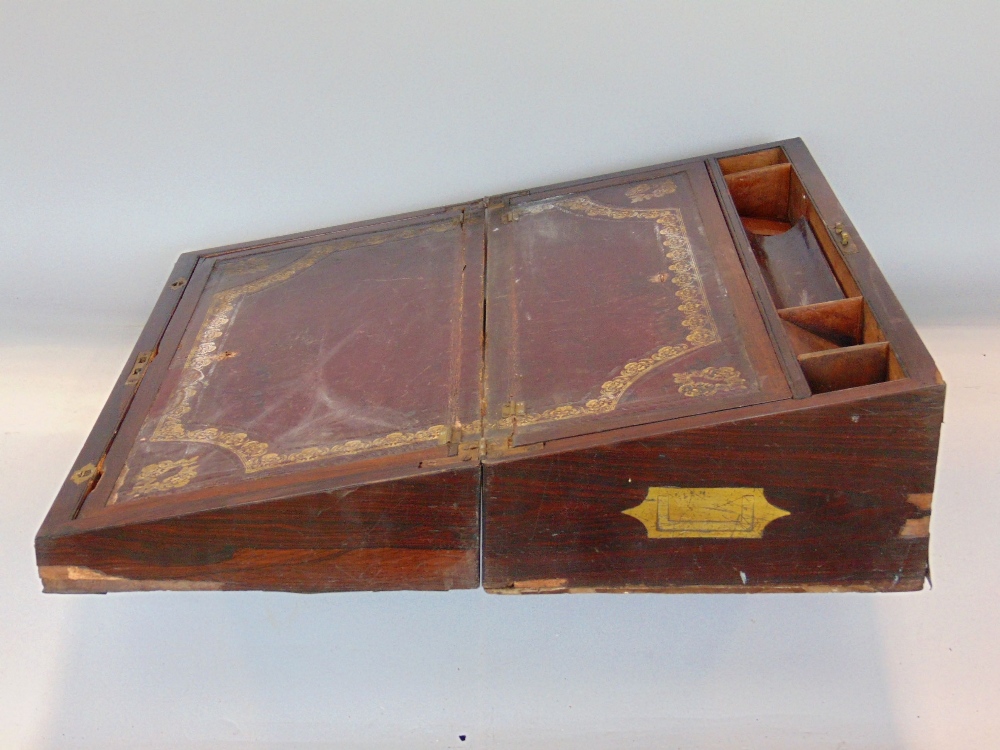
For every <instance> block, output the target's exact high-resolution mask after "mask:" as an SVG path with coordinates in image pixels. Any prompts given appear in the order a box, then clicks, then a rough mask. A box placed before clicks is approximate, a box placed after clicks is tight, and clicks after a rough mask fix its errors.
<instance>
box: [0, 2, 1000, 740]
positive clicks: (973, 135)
mask: <svg viewBox="0 0 1000 750" xmlns="http://www.w3.org/2000/svg"><path fill="white" fill-rule="evenodd" d="M998 27H1000V4H997V3H995V2H979V3H975V2H969V3H963V4H955V3H945V2H942V3H940V4H929V3H917V2H906V3H878V4H874V3H871V4H870V3H824V4H820V3H785V2H770V3H766V4H750V3H716V2H692V3H666V2H661V3H633V2H607V3H603V2H602V3H598V2H580V1H579V0H578V1H577V2H547V3H538V2H516V1H513V0H506V1H504V2H481V3H470V2H465V3H463V2H455V3H444V2H426V3H410V2H398V3H354V4H338V3H302V2H268V3H265V2H254V3H230V2H214V3H202V2H169V3H151V2H150V3H132V2H121V3H108V2H89V3H45V4H42V3H25V4H21V3H10V2H0V488H2V494H0V747H30V748H35V747H41V748H63V747H85V748H90V747H93V748H102V749H103V748H118V747H120V748H137V747H143V748H161V747H162V748H208V747H219V746H220V745H221V746H223V747H233V748H264V747H267V748H270V747H280V748H291V747H295V748H298V747H303V748H304V747H308V748H313V747H338V748H339V747H365V748H367V747H393V746H398V747H401V748H402V747H406V748H421V747H463V748H464V747H469V748H484V747H495V748H506V747H517V748H529V747H545V748H558V747H567V748H570V747H572V748H579V747H608V748H612V747H613V748H620V747H637V748H639V747H642V748H644V747H650V748H654V747H655V748H665V747H683V748H723V747H725V748H729V747H738V748H768V749H769V750H770V749H774V748H785V747H788V748H793V747H794V748H844V749H847V748H920V749H922V748H942V747H990V746H1000V717H998V716H997V714H996V708H995V706H996V703H997V700H998V699H1000V642H998V639H997V637H996V626H995V624H994V623H995V619H996V613H995V612H994V607H993V596H992V592H995V591H996V590H997V587H998V584H1000V564H998V563H1000V550H998V549H997V543H996V541H995V537H996V529H997V528H998V522H1000V509H998V508H997V505H996V503H995V502H993V496H994V495H995V487H996V486H997V484H996V483H997V480H998V479H1000V469H998V468H997V467H998V464H1000V462H998V461H997V449H996V446H997V445H998V444H1000V443H998V440H1000V430H998V428H997V426H996V424H995V422H996V415H997V413H998V408H1000V378H998V376H997V374H996V370H997V367H996V363H997V358H998V357H1000V294H998V279H1000V240H998V239H997V236H998V235H997V229H996V227H995V226H994V222H993V221H992V220H991V219H992V217H993V216H994V215H995V213H996V211H997V206H998V205H1000V189H998V184H1000V179H998V174H1000V138H998V136H997V130H996V129H997V124H998V123H1000V55H998V54H997V52H996V41H995V35H996V29H997V28H998ZM790 136H802V137H803V138H804V139H805V140H806V143H807V144H808V146H809V147H810V149H811V150H812V152H813V154H814V156H815V157H816V159H817V160H818V161H819V163H820V166H821V167H822V168H823V170H824V172H825V174H826V175H827V177H828V178H829V180H830V182H831V183H832V184H833V187H834V189H835V190H836V191H837V193H838V196H839V197H840V199H841V201H842V202H843V203H844V205H845V207H846V208H847V210H848V212H849V213H850V215H851V217H852V220H853V221H854V223H855V224H856V225H857V227H858V228H859V229H860V232H861V234H862V235H863V236H864V238H865V240H866V242H867V244H868V245H869V247H870V248H871V249H872V251H873V253H874V254H875V256H876V258H877V259H878V261H879V263H880V265H881V266H882V268H883V270H884V271H885V273H886V275H887V276H888V278H889V281H890V283H891V284H892V285H893V287H894V289H895V290H896V291H897V293H898V294H899V296H900V298H901V299H902V301H903V303H904V306H905V307H906V308H907V309H908V311H909V312H910V313H911V316H912V317H913V319H914V320H915V322H917V324H918V326H919V327H920V328H921V331H922V333H923V334H924V335H925V338H926V340H927V342H928V345H929V346H930V348H931V350H932V352H933V353H934V354H935V356H936V357H937V359H938V363H939V365H940V367H941V370H942V371H943V372H944V374H945V377H946V379H947V380H948V381H949V386H950V390H949V403H948V410H947V424H946V426H945V431H944V441H943V444H942V454H941V465H940V473H939V482H938V488H937V491H936V494H935V500H936V506H935V515H934V522H933V524H932V539H933V541H932V556H933V558H932V565H933V568H934V574H935V589H934V590H933V591H925V592H923V593H920V594H911V595H888V596H883V595H868V596H862V595H802V596H788V595H786V596H618V597H615V596H603V595H592V596H562V597H558V596H554V597H533V598H532V597H523V598H511V597H490V596H488V595H486V594H484V593H483V592H481V591H470V592H452V593H448V594H415V593H397V594H345V595H323V596H311V597H306V596H291V595H282V594H213V593H198V594H177V593H173V594H160V593H154V594H126V595H114V596H107V597H54V596H43V595H41V594H40V593H39V589H40V586H39V584H38V581H37V578H36V576H35V572H34V565H33V552H32V537H33V535H34V532H35V530H36V528H37V526H38V524H39V523H40V522H41V519H42V517H43V516H44V514H45V511H46V510H47V509H48V506H49V504H50V502H51V500H52V498H53V496H54V494H55V491H56V490H57V488H58V486H59V485H60V483H61V482H62V480H63V478H64V477H65V475H66V473H67V472H68V470H69V469H70V467H71V463H72V461H73V460H74V458H75V456H76V452H77V451H78V450H79V448H80V446H81V445H82V442H83V439H84V437H85V436H86V433H87V431H88V430H89V429H90V427H91V425H92V424H93V421H94V419H95V418H96V415H97V413H98V411H99V409H100V407H101V405H102V404H103V400H104V398H105V397H106V395H107V392H108V391H109V389H110V387H111V384H112V383H113V382H114V379H115V377H116V376H117V373H118V372H119V370H120V368H121V367H122V366H123V365H124V362H125V358H126V356H127V354H128V351H129V349H130V348H131V345H132V343H133V341H134V339H135V337H136V335H137V334H138V330H139V327H140V326H141V324H142V323H143V322H144V320H145V318H146V316H147V315H148V313H149V310H150V308H151V306H152V304H153V301H154V300H155V297H156V295H157V294H158V292H159V290H160V287H161V285H162V283H163V282H164V280H165V279H166V277H167V274H168V273H169V271H170V268H171V265H172V263H173V260H174V259H175V257H176V256H177V255H178V254H179V253H181V252H184V251H187V250H193V249H200V248H204V247H210V246H214V245H221V244H228V243H233V242H239V241H244V240H252V239H258V238H261V237H266V236H271V235H276V234H282V233H288V232H294V231H301V230H306V229H310V228H315V227H320V226H328V225H333V224H338V223H343V222H347V221H353V220H358V219H365V218H373V217H376V216H381V215H387V214H392V213H398V212H402V211H408V210H415V209H420V208H425V207H430V206H435V205H440V204H444V203H449V202H455V201H461V200H466V199H474V198H478V197H482V196H484V195H487V194H492V193H498V192H503V191H508V190H513V189H519V188H525V187H531V186H534V185H539V184H544V183H550V182H555V181H560V180H567V179H572V178H577V177H585V176H589V175H593V174H598V173H602V172H609V171H617V170H621V169H627V168H631V167H638V166H643V165H646V164H652V163H656V162H661V161H667V160H673V159H678V158H681V157H685V156H692V155H698V154H701V153H706V152H710V151H713V150H721V149H729V148H735V147H738V146H743V145H750V144H753V143H756V142H762V141H769V140H774V139H778V138H784V137H790ZM459 735H464V736H465V739H464V740H462V739H460V738H459Z"/></svg>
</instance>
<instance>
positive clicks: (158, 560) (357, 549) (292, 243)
mask: <svg viewBox="0 0 1000 750" xmlns="http://www.w3.org/2000/svg"><path fill="white" fill-rule="evenodd" d="M943 399H944V385H943V383H942V381H941V378H940V376H939V375H938V373H937V370H936V368H935V366H934V363H933V361H932V360H931V358H930V356H929V355H928V353H927V351H926V349H925V348H924V346H923V344H922V343H921V342H920V340H919V338H918V336H917V334H916V332H915V331H914V329H913V327H912V325H911V324H910V322H909V321H908V319H907V318H906V315H905V314H904V313H903V311H902V309H901V308H900V306H899V303H898V302H897V301H896V299H895V297H894V296H893V294H892V292H891V290H890V289H889V288H888V286H887V285H886V283H885V280H884V279H883V277H882V276H881V274H880V273H879V271H878V269H877V267H876V266H875V264H874V261H873V260H872V259H871V256H870V255H869V253H868V251H867V249H866V248H865V246H864V244H863V242H862V241H861V240H860V238H859V236H858V233H857V230H856V228H855V227H854V226H853V225H852V224H851V223H850V221H849V219H848V218H847V216H846V215H845V214H844V212H843V209H842V208H841V207H840V204H839V203H838V202H837V200H836V198H835V197H834V196H833V193H832V191H831V190H830V188H829V186H828V185H827V183H826V181H825V180H824V178H823V176H822V174H821V173H820V171H819V169H818V167H817V166H816V164H815V162H814V161H813V160H812V158H811V156H810V155H809V153H808V151H807V150H806V149H805V146H804V145H803V144H802V142H801V141H799V140H791V141H784V142H781V143H776V144H768V145H765V146H760V147H755V148H751V149H743V150H741V151H739V152H732V153H727V154H720V155H715V156H710V157H705V158H700V159H694V160H688V161H685V162H679V163H674V164H666V165H660V166H657V167H650V168H647V169H642V170H635V171H632V172H626V173H621V174H618V175H610V176H606V177H600V178H594V179H590V180H582V181H579V182H575V183H567V184H563V185H556V186H551V187H546V188H539V189H535V190H528V191H520V192H517V193H513V194H509V195H504V196H497V197H494V198H489V199H486V200H483V201H477V202H472V203H468V204H464V205H458V206H452V207H446V208H442V209H437V210H433V211H426V212H418V213H414V214H409V215H405V216H399V217H392V218H388V219H382V220H377V221H373V222H364V223H359V224H355V225H349V226H346V227H340V228H335V229H328V230H318V231H315V232H309V233H305V234H301V235H295V236H290V237H283V238H277V239H274V240H266V241H262V242H257V243H251V244H246V245H239V246H232V247H226V248H220V249H215V250H209V251H204V252H200V253H192V254H188V255H186V256H183V257H182V258H181V260H180V261H179V262H178V264H177V266H176V267H175V269H174V272H173V273H172V274H171V277H170V279H169V280H168V282H167V284H166V286H165V287H164V291H163V293H162V295H161V298H160V300H159V302H158V303H157V305H156V307H155V309H154V312H153V315H152V317H151V319H150V321H149V323H148V324H147V326H146V328H145V329H144V331H143V333H142V335H141V337H140V340H139V342H138V343H137V346H136V349H135V351H134V352H133V355H132V357H131V359H130V361H129V362H128V365H127V367H126V369H125V370H124V371H123V373H122V376H121V378H120V379H119V382H118V384H117V385H116V387H115V389H114V391H113V393H112V395H111V398H110V399H109V401H108V404H107V405H106V407H105V409H104V410H103V412H102V413H101V416H100V418H99V420H98V423H97V425H96V426H95V428H94V431H93V432H92V434H91V436H90V438H89V439H88V441H87V443H86V444H85V446H84V448H83V451H82V452H81V455H80V458H79V459H78V461H77V463H76V465H75V466H74V467H73V470H72V472H71V475H70V477H69V478H68V479H67V480H66V482H65V484H64V485H63V488H62V490H61V492H60V494H59V496H58V497H57V499H56V502H55V503H54V505H53V507H52V509H51V511H50V512H49V515H48V517H47V518H46V520H45V522H44V524H43V525H42V528H41V529H40V530H39V532H38V536H37V538H36V554H37V560H38V565H39V572H40V575H41V577H42V581H43V584H44V587H45V590H46V591H55V592H107V591H130V590H150V589H165V590H218V589H267V590H284V591H301V592H321V591H346V590H386V589H415V590H422V589H449V588H469V587H475V586H477V585H478V584H479V582H480V570H482V584H483V586H484V587H485V588H486V589H487V590H489V591H495V592H503V593H530V592H559V591H785V590H788V591H799V590H816V591H820V590H822V591H826V590H863V591H865V590H885V591H891V590H912V589H919V588H921V587H922V585H923V581H924V579H925V576H926V574H927V550H928V539H929V537H928V531H929V519H930V512H931V497H932V494H933V489H934V488H933V485H934V474H935V464H936V457H937V446H938V436H939V430H940V424H941V421H942V417H943Z"/></svg>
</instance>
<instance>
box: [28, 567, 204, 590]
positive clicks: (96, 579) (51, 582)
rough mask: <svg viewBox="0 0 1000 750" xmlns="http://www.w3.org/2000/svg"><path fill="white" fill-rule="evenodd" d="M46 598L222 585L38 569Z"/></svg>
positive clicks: (82, 570)
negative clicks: (51, 595)
mask: <svg viewBox="0 0 1000 750" xmlns="http://www.w3.org/2000/svg"><path fill="white" fill-rule="evenodd" d="M38 575H39V577H40V578H41V579H42V589H43V591H44V592H45V593H46V594H109V593H115V592H121V591H221V590H222V588H223V584H222V582H220V581H183V580H172V579H163V580H154V579H135V578H123V577H121V576H111V575H108V574H107V573H102V572H101V571H99V570H94V569H93V568H85V567H81V566H79V565H39V566H38Z"/></svg>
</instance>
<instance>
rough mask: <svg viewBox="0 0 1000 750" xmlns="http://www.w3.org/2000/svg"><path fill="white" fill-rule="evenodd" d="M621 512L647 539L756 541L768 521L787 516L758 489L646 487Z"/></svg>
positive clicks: (786, 512)
mask: <svg viewBox="0 0 1000 750" xmlns="http://www.w3.org/2000/svg"><path fill="white" fill-rule="evenodd" d="M622 513H624V514H625V515H627V516H632V517H633V518H635V519H637V520H639V521H641V522H642V524H643V525H644V526H645V527H646V532H647V533H648V534H649V538H650V539H695V538H706V539H760V538H761V536H762V535H763V533H764V528H765V527H766V526H767V525H768V524H769V523H771V521H773V520H774V519H776V518H781V517H782V516H787V515H789V513H788V511H786V510H782V509H781V508H776V507H774V506H773V505H771V504H770V503H769V502H768V501H767V498H766V497H764V490H763V489H762V488H760V487H650V488H649V492H648V493H647V495H646V499H645V500H643V501H642V503H640V504H639V505H637V506H636V507H634V508H629V509H628V510H624V511H622Z"/></svg>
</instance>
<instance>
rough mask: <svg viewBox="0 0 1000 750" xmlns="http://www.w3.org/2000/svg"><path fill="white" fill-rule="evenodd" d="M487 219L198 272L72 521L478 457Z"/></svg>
mask: <svg viewBox="0 0 1000 750" xmlns="http://www.w3.org/2000/svg"><path fill="white" fill-rule="evenodd" d="M482 221H483V219H482V208H481V206H479V205H472V206H467V207H464V208H460V209H456V210H452V211H447V212H444V213H441V212H438V213H437V214H434V215H430V216H423V217H418V218H416V219H411V220H409V221H404V222H402V223H399V222H395V223H389V225H388V226H386V225H385V224H383V225H381V226H377V227H373V228H371V229H368V230H367V231H357V230H355V231H354V232H353V233H347V234H346V235H345V234H344V233H331V234H329V235H327V236H322V237H320V238H319V239H316V238H312V239H310V240H307V241H297V242H295V241H293V242H290V243H283V244H282V245H280V246H278V247H277V248H268V249H250V250H246V251H238V252H231V253H222V254H219V255H217V256H211V255H210V256H207V257H203V258H202V259H200V261H199V264H198V268H197V269H196V271H195V274H194V276H193V277H192V282H191V283H189V284H188V285H187V288H186V289H185V292H184V294H185V298H186V301H187V302H188V306H189V311H190V312H189V314H188V315H187V316H184V315H181V314H178V315H175V316H174V319H173V320H172V321H171V324H170V327H169V328H168V330H167V332H166V334H165V335H164V342H165V343H164V344H163V345H162V346H161V349H160V351H159V352H157V353H156V356H155V358H154V357H153V353H152V352H144V353H143V354H142V355H140V357H139V358H138V359H137V360H136V362H135V367H134V369H133V376H132V377H130V380H129V381H126V382H127V383H128V384H132V383H133V382H134V383H138V382H139V380H140V379H141V380H142V385H141V389H142V390H140V391H139V393H138V394H137V398H136V401H135V403H134V404H133V407H132V408H131V409H130V411H129V413H128V415H127V417H126V419H125V422H124V423H123V425H122V428H121V430H120V432H119V434H118V436H117V438H116V440H115V442H114V444H113V446H112V448H111V451H110V453H109V454H108V456H107V459H106V461H105V462H104V469H103V471H104V473H103V476H102V477H101V479H100V481H99V482H98V484H97V485H96V486H95V488H94V490H93V491H92V492H91V494H90V496H89V497H88V498H87V501H86V503H85V505H84V508H83V515H84V516H86V515H89V514H93V513H97V512H100V511H102V510H104V509H105V508H110V507H112V506H118V507H121V506H123V505H134V504H148V503H156V504H157V505H159V504H161V503H163V502H167V503H168V504H169V501H170V499H171V498H183V499H185V500H187V499H191V500H198V501H200V504H201V507H205V505H206V502H207V505H209V506H210V505H212V498H217V499H218V503H220V504H226V503H231V502H233V501H234V500H236V501H238V498H239V496H240V493H241V492H244V491H245V490H246V489H249V488H250V487H251V484H250V482H251V481H253V482H254V484H253V485H252V487H253V488H257V487H260V486H261V484H260V482H261V481H264V482H265V483H268V484H269V486H271V487H273V488H277V487H280V486H281V484H282V483H283V482H284V483H287V482H292V481H303V480H304V479H312V480H315V479H317V478H321V477H323V476H331V477H332V476H337V475H341V476H343V475H356V474H358V473H362V474H363V473H364V472H366V471H369V470H371V469H373V468H377V469H378V470H379V471H381V472H382V473H385V471H386V469H387V468H389V469H391V468H392V467H396V468H397V469H398V470H401V471H403V472H404V473H406V472H407V471H410V472H416V471H417V470H418V469H419V468H420V466H421V463H422V461H423V460H424V459H430V460H436V461H437V463H438V464H439V466H440V465H444V464H447V463H448V459H449V458H453V460H454V461H456V462H457V461H463V460H464V461H467V460H471V459H473V458H474V457H475V451H473V450H470V448H469V444H470V443H471V444H473V445H475V446H476V447H478V441H479V433H480V419H479V413H480V381H481V367H482V354H481V349H482V345H481V338H482V304H483V292H482V279H483V223H482ZM196 282H197V283H196ZM373 459H379V461H378V462H377V467H376V466H375V462H373ZM397 473H398V471H397ZM268 480H270V481H269V482H268Z"/></svg>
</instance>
